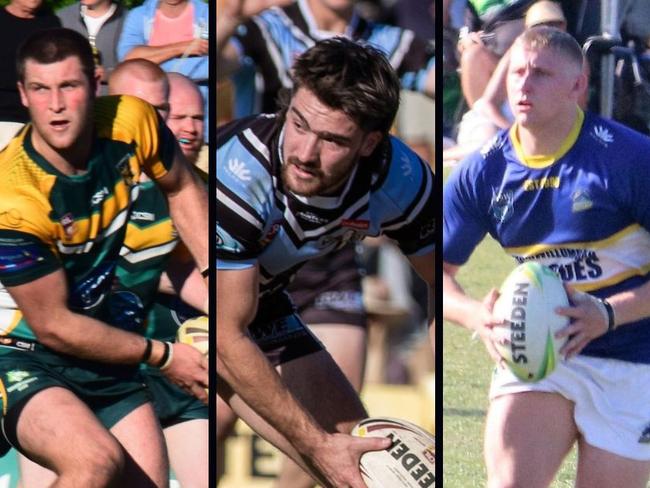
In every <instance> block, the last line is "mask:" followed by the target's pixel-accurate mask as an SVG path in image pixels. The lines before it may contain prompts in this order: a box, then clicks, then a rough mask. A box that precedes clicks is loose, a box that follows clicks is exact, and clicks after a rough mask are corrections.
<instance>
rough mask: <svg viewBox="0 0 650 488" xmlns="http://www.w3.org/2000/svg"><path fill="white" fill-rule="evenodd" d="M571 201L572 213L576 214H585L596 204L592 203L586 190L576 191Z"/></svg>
mask: <svg viewBox="0 0 650 488" xmlns="http://www.w3.org/2000/svg"><path fill="white" fill-rule="evenodd" d="M571 200H572V201H573V203H572V204H571V211H572V212H574V213H575V212H584V211H585V210H589V209H590V208H591V207H593V206H594V202H592V201H591V197H590V196H589V193H588V192H587V191H586V190H576V191H574V192H573V194H572V195H571Z"/></svg>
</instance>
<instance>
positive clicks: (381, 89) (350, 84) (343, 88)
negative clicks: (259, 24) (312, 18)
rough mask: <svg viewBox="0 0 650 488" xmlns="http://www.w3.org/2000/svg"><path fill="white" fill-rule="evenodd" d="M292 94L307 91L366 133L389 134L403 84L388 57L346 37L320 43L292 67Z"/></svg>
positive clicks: (305, 53)
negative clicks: (301, 90)
mask: <svg viewBox="0 0 650 488" xmlns="http://www.w3.org/2000/svg"><path fill="white" fill-rule="evenodd" d="M291 77H292V79H293V90H292V93H291V94H292V95H293V94H295V93H296V92H297V91H298V89H300V88H303V87H304V88H307V89H308V90H310V91H311V92H312V93H314V95H316V97H318V99H319V100H320V101H321V102H322V103H324V104H325V105H327V106H329V107H331V108H333V109H336V110H342V111H343V112H344V113H345V114H346V115H348V116H349V117H350V118H351V119H352V120H354V121H355V122H356V123H357V124H358V125H359V127H360V128H361V129H362V130H364V131H366V132H371V131H376V130H378V131H381V132H383V133H386V134H387V133H388V131H389V130H390V128H391V126H392V124H393V120H394V119H395V114H396V113H397V109H398V108H399V91H400V82H399V78H398V77H397V74H396V73H395V70H394V69H393V68H392V66H391V65H390V63H389V62H388V60H387V59H386V57H385V56H384V54H383V53H382V52H381V51H379V50H377V49H375V48H373V47H371V46H369V45H367V44H360V43H357V42H354V41H351V40H349V39H346V38H343V37H333V38H330V39H326V40H323V41H319V42H317V43H316V44H315V45H314V46H313V47H311V48H310V49H308V50H307V51H305V52H304V53H302V54H301V55H300V56H299V57H298V58H297V59H296V61H295V63H294V65H293V68H292V76H291Z"/></svg>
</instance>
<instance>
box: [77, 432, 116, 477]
mask: <svg viewBox="0 0 650 488" xmlns="http://www.w3.org/2000/svg"><path fill="white" fill-rule="evenodd" d="M86 454H87V455H85V456H84V457H83V459H82V460H80V462H79V463H78V466H77V467H76V469H75V470H74V473H71V474H72V475H73V476H74V478H75V480H76V481H77V482H78V484H77V485H75V486H119V484H120V478H121V476H122V473H123V471H124V466H125V457H124V456H125V454H124V451H123V449H122V448H121V446H120V445H119V444H118V443H117V442H110V441H107V442H102V443H101V445H97V446H95V448H94V449H89V450H88V451H86Z"/></svg>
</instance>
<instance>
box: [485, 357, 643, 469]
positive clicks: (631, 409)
mask: <svg viewBox="0 0 650 488" xmlns="http://www.w3.org/2000/svg"><path fill="white" fill-rule="evenodd" d="M526 391H542V392H549V393H558V394H560V395H562V396H563V397H565V398H567V399H568V400H570V401H572V402H574V403H575V411H574V420H575V423H576V426H577V428H578V431H579V432H580V433H581V434H582V435H583V437H584V438H585V440H586V441H587V442H588V443H589V444H590V445H592V446H595V447H598V448H600V449H603V450H605V451H607V452H612V453H614V454H617V455H619V456H622V457H625V458H629V459H634V460H638V461H649V460H650V364H637V363H630V362H626V361H618V360H614V359H603V358H595V357H589V356H580V355H579V356H576V357H574V358H571V359H570V360H569V361H564V360H562V361H559V362H558V364H557V367H556V369H555V371H553V373H551V374H550V375H549V376H548V377H546V378H544V379H543V380H541V381H538V382H536V383H526V382H523V381H520V380H519V379H518V378H517V377H516V376H515V375H513V374H512V373H511V372H510V370H509V369H502V368H496V372H495V374H494V376H493V378H492V385H491V386H490V399H491V400H492V399H494V398H496V397H498V396H501V395H506V394H510V393H520V392H526Z"/></svg>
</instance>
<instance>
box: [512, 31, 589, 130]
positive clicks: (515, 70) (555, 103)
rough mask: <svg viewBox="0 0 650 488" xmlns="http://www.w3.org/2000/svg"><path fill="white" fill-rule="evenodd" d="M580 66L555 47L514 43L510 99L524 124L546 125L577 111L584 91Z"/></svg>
mask: <svg viewBox="0 0 650 488" xmlns="http://www.w3.org/2000/svg"><path fill="white" fill-rule="evenodd" d="M581 76H582V75H581V70H580V68H579V67H578V66H577V65H576V64H575V63H572V62H571V61H570V60H568V59H567V58H566V56H565V55H564V54H561V53H559V52H557V51H555V50H553V49H549V48H539V49H530V48H529V47H528V46H525V45H523V44H522V43H515V44H514V45H513V47H512V50H511V57H510V66H509V68H508V76H507V82H506V84H507V90H508V101H509V103H510V108H511V110H512V113H513V115H514V116H515V120H516V122H517V123H519V125H521V126H522V127H533V126H540V125H541V126H546V127H548V124H553V122H554V121H556V120H557V118H558V117H561V116H563V115H565V114H571V115H573V114H575V106H576V103H577V100H578V97H579V95H580V94H581V92H582V89H583V87H582V85H581V84H580V83H579V79H580V77H581Z"/></svg>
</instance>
